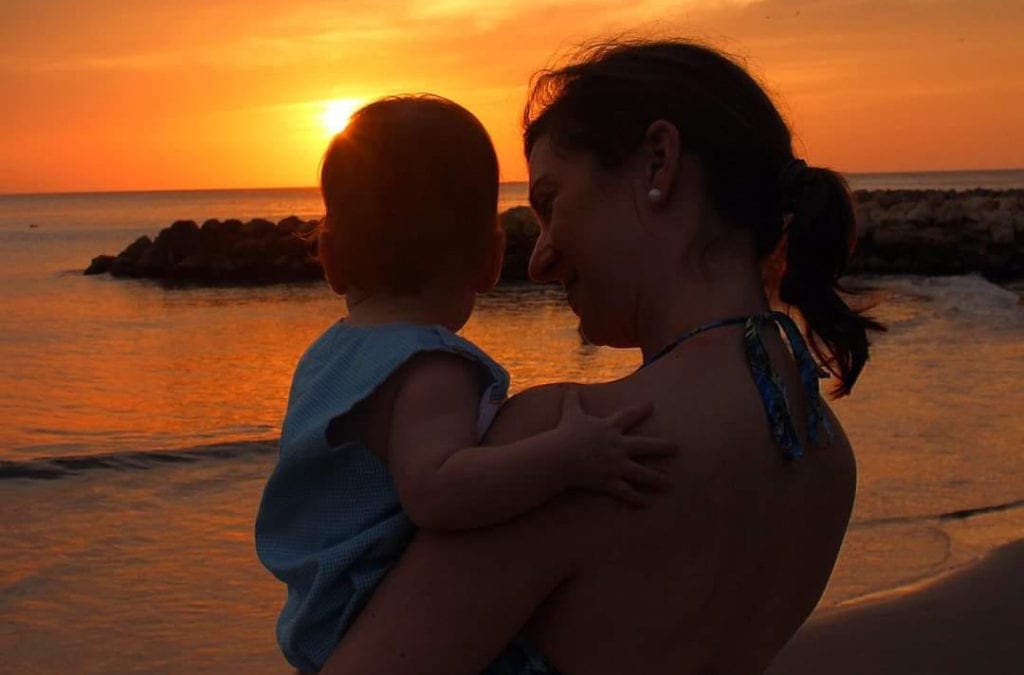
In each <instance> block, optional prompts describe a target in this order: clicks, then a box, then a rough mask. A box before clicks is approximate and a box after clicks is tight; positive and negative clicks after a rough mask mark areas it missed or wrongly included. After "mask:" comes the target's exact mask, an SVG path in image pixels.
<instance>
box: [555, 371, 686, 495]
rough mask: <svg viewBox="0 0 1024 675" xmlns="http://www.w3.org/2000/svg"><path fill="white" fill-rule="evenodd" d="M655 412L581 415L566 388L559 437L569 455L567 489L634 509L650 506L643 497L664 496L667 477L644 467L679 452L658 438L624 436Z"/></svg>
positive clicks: (575, 395)
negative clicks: (610, 498)
mask: <svg viewBox="0 0 1024 675" xmlns="http://www.w3.org/2000/svg"><path fill="white" fill-rule="evenodd" d="M653 410H654V406H653V405H652V404H650V403H644V404H640V405H634V406H630V407H628V408H622V409H620V410H618V411H616V412H615V413H613V414H612V415H609V416H608V417H595V416H593V415H588V414H587V412H586V411H585V410H583V406H582V405H581V404H580V394H579V390H578V389H577V388H576V387H571V388H569V389H568V390H567V391H566V393H565V397H564V399H563V401H562V419H561V421H560V422H559V423H558V429H557V431H558V432H559V433H560V434H563V438H564V439H565V443H566V445H565V449H566V451H568V452H569V453H570V455H571V459H570V464H569V481H570V484H571V485H572V486H573V487H580V488H586V489H588V490H597V491H599V492H605V493H607V494H609V495H611V496H613V497H616V498H617V499H621V500H622V501H624V502H626V503H627V504H630V505H632V506H638V507H642V506H648V505H649V504H648V501H649V500H648V498H647V495H646V494H645V491H647V492H649V491H652V490H655V491H659V492H664V491H666V490H668V489H669V488H670V487H671V486H672V481H671V480H670V479H669V477H668V476H667V475H666V474H664V473H663V472H661V471H658V470H656V469H653V468H651V467H650V466H647V465H646V464H645V462H649V461H651V460H657V459H660V458H664V457H670V456H672V455H675V454H676V453H677V452H679V448H678V446H676V444H675V443H672V442H670V441H666V440H663V439H660V438H653V437H650V436H629V435H627V433H626V432H628V431H629V430H630V429H632V428H633V427H635V426H636V425H637V424H639V423H640V422H642V421H643V420H645V419H647V417H648V416H649V415H650V414H651V412H652V411H653Z"/></svg>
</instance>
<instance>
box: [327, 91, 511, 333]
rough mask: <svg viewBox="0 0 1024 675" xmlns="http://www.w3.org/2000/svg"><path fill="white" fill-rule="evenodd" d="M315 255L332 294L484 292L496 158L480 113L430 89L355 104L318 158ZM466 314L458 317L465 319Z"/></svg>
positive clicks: (489, 271) (494, 231)
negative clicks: (319, 221) (321, 209)
mask: <svg viewBox="0 0 1024 675" xmlns="http://www.w3.org/2000/svg"><path fill="white" fill-rule="evenodd" d="M320 189H321V191H322V193H323V198H324V205H325V206H326V209H327V215H326V216H325V218H324V223H323V226H322V227H321V231H320V235H319V242H318V244H319V255H320V260H321V261H322V262H323V265H324V271H325V272H326V275H327V280H328V281H329V282H330V284H331V287H332V288H333V289H334V290H335V291H336V292H338V293H342V294H352V293H358V294H360V295H361V296H374V297H394V298H409V297H415V296H422V295H424V294H425V293H433V294H435V295H438V294H440V296H447V295H451V294H456V295H458V294H460V293H464V292H465V293H468V296H469V298H470V307H471V306H472V305H471V299H472V297H473V294H475V293H477V292H486V291H488V290H490V288H491V287H493V286H494V284H495V283H496V281H497V277H498V274H499V273H500V268H501V256H502V243H503V240H502V237H501V232H500V230H499V228H498V224H497V207H498V160H497V157H496V155H495V152H494V146H493V145H492V144H491V139H490V137H489V136H488V135H487V132H486V131H485V130H484V127H483V125H482V124H480V121H479V120H477V119H476V117H474V116H473V115H472V113H470V112H469V111H468V110H466V109H465V108H463V107H461V106H459V105H457V104H455V103H453V102H452V101H449V100H447V99H444V98H440V97H437V96H426V95H423V96H398V97H390V98H384V99H380V100H378V101H374V102H373V103H370V104H368V105H366V106H365V107H363V108H361V109H360V110H359V111H357V112H356V113H355V114H354V115H353V116H352V121H351V122H350V123H349V125H348V127H347V128H346V129H345V130H344V131H343V132H341V133H340V134H338V135H337V136H335V137H334V139H333V141H332V142H331V144H330V146H329V147H328V149H327V153H326V155H325V156H324V160H323V166H322V168H321V172H320ZM463 320H465V319H463Z"/></svg>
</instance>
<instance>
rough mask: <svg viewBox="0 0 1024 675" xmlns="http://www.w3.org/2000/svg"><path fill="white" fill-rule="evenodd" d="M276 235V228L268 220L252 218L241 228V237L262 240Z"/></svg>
mask: <svg viewBox="0 0 1024 675" xmlns="http://www.w3.org/2000/svg"><path fill="white" fill-rule="evenodd" d="M276 233H277V226H276V225H274V224H273V223H272V222H270V221H269V220H264V219H263V218H254V219H252V220H250V221H249V222H248V223H246V224H244V225H243V226H242V236H244V237H255V238H258V239H262V238H264V237H269V236H271V235H274V234H276Z"/></svg>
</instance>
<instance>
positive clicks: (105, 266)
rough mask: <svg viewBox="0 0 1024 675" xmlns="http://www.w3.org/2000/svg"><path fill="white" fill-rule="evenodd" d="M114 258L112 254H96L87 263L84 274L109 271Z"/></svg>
mask: <svg viewBox="0 0 1024 675" xmlns="http://www.w3.org/2000/svg"><path fill="white" fill-rule="evenodd" d="M115 259H116V258H115V257H114V256H112V255H98V256H96V257H95V258H93V259H92V262H91V263H89V267H87V268H86V270H85V273H86V274H105V273H107V272H109V271H110V265H111V264H112V263H113V262H114V260H115Z"/></svg>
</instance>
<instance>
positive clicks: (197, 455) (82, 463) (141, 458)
mask: <svg viewBox="0 0 1024 675" xmlns="http://www.w3.org/2000/svg"><path fill="white" fill-rule="evenodd" d="M276 452H277V442H276V441H244V442H238V443H217V444H213V445H202V446H198V447H195V448H183V449H181V450H167V451H158V452H145V451H141V450H134V451H127V452H111V453H106V454H99V455H65V456H60V457H40V458H38V459H29V460H23V461H10V460H0V480H9V479H17V478H22V479H25V478H27V479H36V480H55V479H59V478H66V477H68V476H77V475H79V474H81V473H82V472H84V471H94V470H106V471H136V470H142V471H145V470H149V469H154V468H157V467H160V466H165V465H167V464H185V463H191V462H203V461H210V460H224V459H238V458H244V457H254V456H264V455H269V454H273V453H276Z"/></svg>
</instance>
